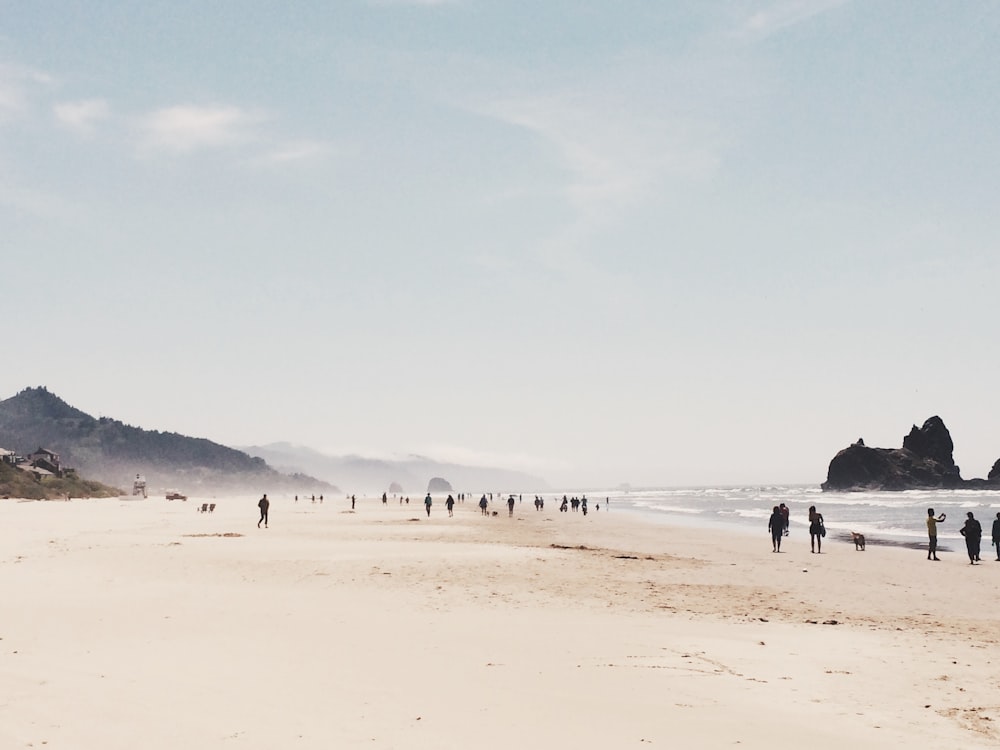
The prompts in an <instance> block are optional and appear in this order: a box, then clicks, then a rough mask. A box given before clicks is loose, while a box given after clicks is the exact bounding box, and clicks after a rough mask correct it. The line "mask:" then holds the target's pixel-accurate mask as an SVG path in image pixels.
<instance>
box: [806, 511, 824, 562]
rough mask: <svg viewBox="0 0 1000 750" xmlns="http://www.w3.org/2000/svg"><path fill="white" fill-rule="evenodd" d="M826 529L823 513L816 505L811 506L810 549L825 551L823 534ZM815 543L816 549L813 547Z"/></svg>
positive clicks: (812, 550)
mask: <svg viewBox="0 0 1000 750" xmlns="http://www.w3.org/2000/svg"><path fill="white" fill-rule="evenodd" d="M825 534H826V529H824V528H823V514H822V513H819V512H817V511H816V506H815V505H810V506H809V551H810V552H817V553H822V552H823V536H824V535H825ZM813 544H815V545H816V549H813Z"/></svg>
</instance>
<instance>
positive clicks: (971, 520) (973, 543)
mask: <svg viewBox="0 0 1000 750" xmlns="http://www.w3.org/2000/svg"><path fill="white" fill-rule="evenodd" d="M965 515H966V518H965V525H964V526H962V528H960V529H959V530H958V533H959V534H961V535H962V536H964V537H965V549H966V551H967V552H968V553H969V565H975V564H976V563H977V562H979V543H980V542H981V541H982V538H983V527H982V526H981V525H980V523H979V521H977V520H976V517H975V516H974V515H972V511H971V510H970V511H969V512H968V513H966V514H965Z"/></svg>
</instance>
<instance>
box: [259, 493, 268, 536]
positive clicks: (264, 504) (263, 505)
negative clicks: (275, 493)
mask: <svg viewBox="0 0 1000 750" xmlns="http://www.w3.org/2000/svg"><path fill="white" fill-rule="evenodd" d="M257 507H258V508H260V521H258V522H257V528H258V529H259V528H260V524H261V521H263V522H264V528H265V529H266V528H267V509H268V508H270V507H271V501H270V500H268V499H267V494H266V493H265V494H264V497H262V498H261V499H260V500H259V501H258V502H257Z"/></svg>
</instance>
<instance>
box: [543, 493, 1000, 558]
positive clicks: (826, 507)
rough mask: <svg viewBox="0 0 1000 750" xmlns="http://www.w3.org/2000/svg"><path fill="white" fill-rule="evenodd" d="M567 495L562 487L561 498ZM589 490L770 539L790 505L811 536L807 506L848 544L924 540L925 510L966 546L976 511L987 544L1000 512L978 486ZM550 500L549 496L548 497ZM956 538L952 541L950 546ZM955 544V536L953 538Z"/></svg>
mask: <svg viewBox="0 0 1000 750" xmlns="http://www.w3.org/2000/svg"><path fill="white" fill-rule="evenodd" d="M562 494H563V493H560V497H561V495H562ZM567 494H569V495H570V496H571V497H572V496H573V495H574V494H576V495H580V494H586V495H587V499H588V501H589V505H590V508H591V509H593V508H594V506H595V504H597V503H600V505H601V510H600V512H604V511H605V505H606V504H607V502H606V499H607V500H608V501H610V510H611V512H622V511H624V512H628V513H636V514H642V515H643V516H644V517H645V518H647V519H649V520H650V521H654V522H656V521H659V522H666V523H671V524H675V525H684V524H688V525H694V526H699V527H716V528H723V527H724V528H727V529H730V530H734V531H742V532H746V533H753V534H759V535H760V536H761V538H762V539H766V538H767V520H768V518H769V517H770V515H771V509H772V508H773V507H774V506H775V505H779V504H781V503H784V504H785V505H787V506H788V508H789V509H790V517H789V533H790V534H792V535H795V536H799V535H801V536H802V537H803V538H808V534H809V522H808V511H809V506H810V505H815V506H816V509H817V510H818V511H819V512H820V513H822V514H823V520H824V522H825V524H826V529H827V538H828V539H831V537H832V539H831V541H844V542H850V541H851V535H850V532H852V531H856V532H860V533H862V534H864V535H865V537H866V539H867V542H868V544H890V545H899V546H908V547H909V546H914V547H916V546H925V545H926V543H927V524H926V521H925V519H926V518H927V509H928V508H934V512H935V514H939V513H945V514H946V515H947V520H946V521H945V522H944V523H942V524H939V525H938V540H939V544H940V545H945V546H950V547H951V548H952V549H964V547H963V544H962V543H961V540H962V537H961V535H960V534H959V533H958V530H959V528H961V526H962V524H963V523H964V522H965V514H966V513H967V512H968V511H972V512H973V513H974V514H975V517H976V518H977V519H978V520H979V522H980V524H982V526H983V536H984V546H986V545H988V544H989V541H990V530H991V528H992V525H993V521H994V519H995V518H996V514H997V512H998V511H1000V492H997V491H993V492H989V491H981V490H933V491H932V490H911V491H907V492H823V491H822V490H821V489H820V488H819V487H818V486H816V485H788V486H772V487H693V488H662V489H632V490H630V491H628V492H624V491H617V492H608V491H602V490H592V491H587V492H585V493H584V492H583V491H581V490H575V491H572V492H570V493H567ZM548 502H551V500H548V498H547V503H548ZM948 542H951V544H950V545H947V543H948ZM956 542H958V543H957V544H956Z"/></svg>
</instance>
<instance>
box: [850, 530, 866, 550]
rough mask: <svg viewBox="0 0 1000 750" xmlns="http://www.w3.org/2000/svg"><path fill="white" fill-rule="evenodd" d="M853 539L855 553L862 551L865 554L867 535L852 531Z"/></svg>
mask: <svg viewBox="0 0 1000 750" xmlns="http://www.w3.org/2000/svg"><path fill="white" fill-rule="evenodd" d="M851 538H852V539H853V540H854V549H855V551H858V550H860V551H862V552H864V550H865V535H864V534H859V533H858V532H856V531H852V532H851Z"/></svg>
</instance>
